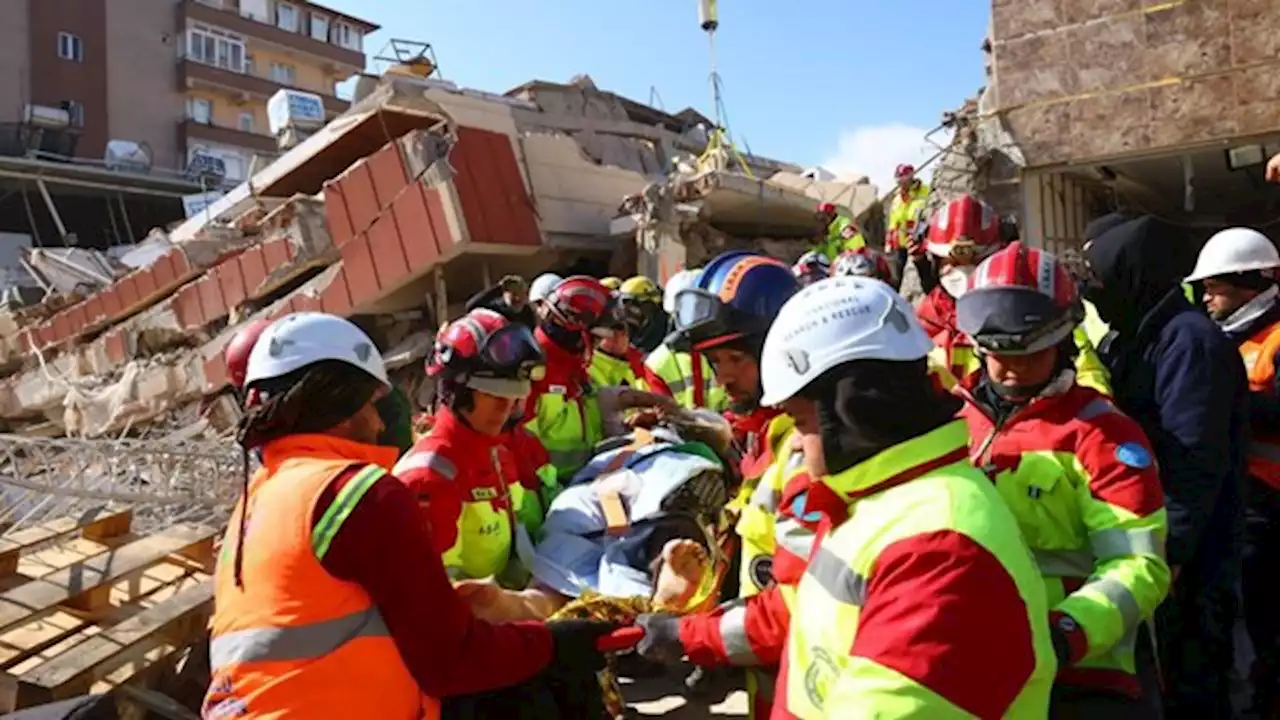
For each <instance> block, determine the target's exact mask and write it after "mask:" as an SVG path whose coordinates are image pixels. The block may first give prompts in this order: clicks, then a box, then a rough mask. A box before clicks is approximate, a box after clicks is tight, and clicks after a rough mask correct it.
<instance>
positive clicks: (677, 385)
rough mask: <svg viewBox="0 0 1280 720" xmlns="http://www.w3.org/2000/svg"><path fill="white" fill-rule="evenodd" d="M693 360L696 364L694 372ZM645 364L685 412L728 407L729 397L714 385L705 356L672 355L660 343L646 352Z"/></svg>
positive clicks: (666, 346)
mask: <svg viewBox="0 0 1280 720" xmlns="http://www.w3.org/2000/svg"><path fill="white" fill-rule="evenodd" d="M695 358H696V359H697V363H698V366H697V370H696V371H695V369H694V359H695ZM645 365H646V366H648V368H649V369H650V370H652V371H653V373H654V374H655V375H657V376H658V377H660V378H662V381H663V382H665V383H666V384H667V387H668V388H669V389H670V390H671V396H672V397H673V398H675V400H676V404H677V405H679V406H680V407H682V408H685V409H688V410H692V409H694V408H698V407H705V408H707V409H709V410H715V411H716V412H720V411H722V410H724V409H725V408H727V407H729V396H728V394H727V393H725V391H724V388H723V387H721V386H720V385H719V384H718V383H716V375H715V372H713V371H712V369H711V363H709V362H707V358H706V356H705V355H703V354H702V353H683V352H675V351H673V350H672V349H671V347H670V346H669V345H667V344H666V343H663V344H661V345H659V346H658V347H657V349H656V350H654V351H653V352H651V353H649V357H648V358H646V359H645ZM699 396H701V398H699ZM699 399H701V402H699Z"/></svg>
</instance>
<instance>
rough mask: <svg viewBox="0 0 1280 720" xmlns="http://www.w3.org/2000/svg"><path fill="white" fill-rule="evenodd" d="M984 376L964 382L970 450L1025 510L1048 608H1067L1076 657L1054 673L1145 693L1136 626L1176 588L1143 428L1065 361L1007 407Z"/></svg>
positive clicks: (1066, 679)
mask: <svg viewBox="0 0 1280 720" xmlns="http://www.w3.org/2000/svg"><path fill="white" fill-rule="evenodd" d="M989 392H990V391H989V390H986V389H984V388H982V387H980V386H978V387H975V388H973V389H961V390H959V391H958V394H959V395H961V396H962V397H964V398H965V399H966V401H967V402H966V404H965V407H964V409H963V410H962V411H961V416H962V417H963V418H964V419H965V420H966V421H967V422H968V425H969V432H970V438H971V442H972V444H971V448H970V457H971V459H972V460H973V463H974V465H976V466H977V467H978V468H979V469H981V470H983V471H984V472H985V473H986V474H987V475H988V476H989V477H991V478H992V479H993V480H994V481H995V483H996V488H997V489H998V490H999V491H1000V495H1001V496H1002V497H1003V498H1004V499H1005V500H1006V501H1007V502H1008V505H1009V507H1010V509H1012V510H1013V514H1014V516H1015V517H1016V518H1017V520H1018V526H1019V528H1020V529H1021V531H1022V534H1023V537H1024V538H1025V539H1026V541H1027V545H1028V546H1030V548H1031V550H1032V553H1033V554H1034V555H1035V558H1036V561H1037V564H1038V565H1039V567H1040V573H1041V576H1042V577H1043V578H1044V582H1045V588H1046V595H1047V597H1048V600H1049V606H1050V608H1051V612H1052V613H1054V614H1063V615H1067V616H1070V617H1071V618H1072V619H1073V620H1074V621H1075V623H1074V626H1075V627H1076V628H1077V630H1076V631H1075V632H1072V633H1069V634H1068V639H1069V640H1070V642H1071V650H1072V663H1071V665H1070V666H1068V667H1064V668H1059V672H1058V680H1057V682H1058V684H1065V685H1075V686H1084V687H1102V688H1107V689H1111V690H1115V691H1119V692H1123V693H1127V694H1129V695H1131V696H1135V697H1136V696H1138V695H1139V694H1140V693H1141V687H1140V685H1139V683H1138V679H1137V676H1136V675H1135V674H1134V661H1135V660H1134V658H1135V655H1134V651H1135V648H1136V642H1137V641H1138V630H1139V627H1140V626H1141V624H1142V623H1143V621H1145V620H1147V619H1149V618H1150V617H1151V616H1152V614H1153V613H1154V612H1155V609H1156V606H1157V605H1159V604H1160V603H1161V601H1163V600H1164V598H1165V595H1166V594H1168V592H1169V584H1170V572H1169V566H1168V565H1167V564H1166V562H1165V559H1164V545H1165V537H1166V535H1167V534H1168V521H1167V518H1166V515H1165V509H1164V493H1163V490H1162V488H1161V484H1160V475H1159V471H1158V469H1157V467H1156V463H1155V460H1154V457H1155V455H1154V453H1153V451H1152V449H1151V446H1150V444H1149V442H1148V441H1147V438H1146V435H1145V434H1144V433H1143V432H1142V429H1141V428H1140V427H1139V426H1138V424H1137V423H1136V422H1135V421H1133V420H1132V419H1130V418H1129V417H1128V416H1126V415H1125V414H1123V413H1122V412H1120V410H1118V409H1117V408H1116V407H1115V406H1114V405H1112V404H1111V402H1110V401H1109V400H1108V399H1107V398H1106V397H1104V396H1102V395H1101V394H1099V393H1098V392H1097V391H1095V390H1093V389H1091V388H1086V387H1081V386H1080V385H1077V384H1075V383H1073V382H1071V375H1070V374H1069V373H1064V374H1063V375H1062V376H1060V377H1059V379H1058V380H1056V381H1054V382H1052V383H1050V385H1049V386H1048V387H1047V388H1046V389H1045V390H1044V391H1042V392H1041V394H1040V396H1039V397H1037V398H1036V399H1034V400H1032V401H1031V402H1030V403H1029V404H1027V405H1024V406H1021V407H1020V408H1019V409H1016V410H1013V411H1012V412H1011V414H1009V415H1007V416H1006V417H1003V418H999V417H998V411H996V410H995V409H993V407H992V405H993V404H994V403H989V402H986V401H985V400H984V399H985V398H987V397H989V395H988V393H989Z"/></svg>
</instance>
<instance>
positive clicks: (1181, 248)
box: [1085, 215, 1188, 330]
mask: <svg viewBox="0 0 1280 720" xmlns="http://www.w3.org/2000/svg"><path fill="white" fill-rule="evenodd" d="M1187 244H1188V243H1187V238H1186V237H1185V235H1184V234H1183V232H1182V230H1181V229H1180V228H1178V227H1176V226H1174V225H1171V224H1170V223H1167V222H1165V221H1163V220H1160V219H1159V218H1156V217H1152V216H1150V215H1147V216H1144V217H1140V218H1135V219H1133V220H1127V221H1122V222H1119V223H1118V224H1114V225H1112V226H1111V227H1109V228H1107V229H1106V230H1103V231H1102V232H1101V233H1100V234H1099V235H1098V236H1097V237H1096V238H1094V239H1093V240H1092V242H1091V243H1090V244H1089V246H1088V248H1086V250H1085V255H1086V257H1087V258H1088V260H1089V267H1090V269H1091V270H1092V271H1093V275H1094V278H1095V280H1093V281H1091V282H1090V283H1089V284H1088V285H1087V286H1086V288H1085V297H1087V298H1088V299H1089V301H1090V302H1092V303H1093V304H1094V306H1095V307H1096V308H1097V309H1098V315H1100V316H1101V317H1102V319H1103V320H1105V321H1106V322H1107V323H1108V324H1110V325H1111V326H1112V327H1113V328H1115V329H1117V330H1133V329H1135V328H1136V327H1137V326H1138V324H1139V323H1140V322H1141V321H1142V318H1143V317H1145V316H1146V315H1147V313H1149V312H1151V310H1153V309H1154V308H1155V307H1156V305H1158V304H1159V303H1160V301H1161V300H1163V299H1164V298H1165V296H1166V295H1168V294H1169V292H1170V291H1171V290H1173V289H1174V288H1176V287H1178V286H1179V285H1180V284H1181V283H1182V278H1183V277H1184V276H1185V275H1186V272H1187V270H1188V268H1185V267H1183V265H1185V264H1186V262H1185V257H1184V255H1185V254H1186V253H1185V248H1186V246H1187Z"/></svg>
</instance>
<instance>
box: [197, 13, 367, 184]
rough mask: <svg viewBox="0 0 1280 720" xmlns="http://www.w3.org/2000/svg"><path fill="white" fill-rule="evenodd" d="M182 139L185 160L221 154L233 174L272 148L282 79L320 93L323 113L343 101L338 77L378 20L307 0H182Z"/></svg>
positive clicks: (360, 65) (358, 63)
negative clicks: (271, 103) (270, 117)
mask: <svg viewBox="0 0 1280 720" xmlns="http://www.w3.org/2000/svg"><path fill="white" fill-rule="evenodd" d="M178 27H179V28H180V31H181V39H180V48H179V51H180V57H179V67H178V78H177V84H178V88H179V89H180V91H181V92H182V94H183V105H184V106H183V115H182V120H181V122H180V123H179V127H178V145H179V148H180V149H181V151H182V152H183V153H184V154H185V157H186V159H187V160H190V159H191V158H192V157H193V156H195V155H198V154H205V155H210V156H213V157H218V158H220V159H221V160H222V161H223V163H224V164H225V166H226V169H227V179H228V180H230V181H235V180H240V179H243V178H244V177H245V176H246V174H247V173H248V171H249V165H250V162H251V160H252V158H253V156H254V155H255V154H271V153H272V152H273V151H274V150H275V141H274V139H273V138H272V137H270V136H269V134H268V132H269V131H268V129H267V112H266V108H267V99H268V98H269V97H271V96H272V95H273V94H275V93H276V91H278V90H280V89H281V88H289V89H295V90H302V91H305V92H309V93H315V94H316V95H319V96H320V97H321V99H322V101H323V103H324V108H325V111H326V114H328V115H329V116H333V115H336V114H338V113H340V112H342V111H343V110H345V109H346V107H347V103H346V102H345V101H343V100H340V99H339V98H338V97H337V90H336V88H337V85H338V83H340V82H342V81H343V80H346V79H347V78H349V77H351V76H352V75H354V74H356V73H358V72H360V71H361V70H363V69H364V64H365V54H364V38H365V36H367V35H368V34H369V33H371V32H373V31H375V30H377V29H378V26H377V25H374V24H373V23H370V22H368V21H366V20H361V19H359V18H356V17H352V16H350V15H346V14H344V13H340V12H338V11H336V10H333V9H330V8H327V7H324V6H322V5H318V4H316V3H312V2H305V1H303V0H287V1H286V0H182V1H181V2H180V3H178Z"/></svg>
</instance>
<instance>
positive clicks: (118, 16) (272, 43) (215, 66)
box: [0, 0, 377, 181]
mask: <svg viewBox="0 0 1280 720" xmlns="http://www.w3.org/2000/svg"><path fill="white" fill-rule="evenodd" d="M3 4H4V6H5V10H6V11H7V12H6V13H5V18H4V22H0V124H5V123H8V124H20V123H22V122H23V121H24V119H25V118H26V113H27V109H28V107H29V106H39V107H43V108H57V109H62V110H65V111H66V112H67V113H68V115H69V117H70V122H71V124H72V126H73V131H74V132H72V133H69V135H74V136H75V142H74V147H72V146H71V145H69V144H68V145H66V147H67V152H66V154H73V155H75V156H76V157H81V158H89V159H99V160H100V159H101V158H102V157H103V154H104V151H105V149H106V145H107V142H108V141H109V140H113V139H116V140H128V141H133V142H137V143H145V144H146V146H147V147H148V148H149V149H150V152H151V156H152V160H153V166H154V167H155V168H157V169H167V170H171V171H174V172H178V171H181V170H182V169H184V168H185V167H186V166H187V164H188V162H189V160H190V158H191V156H192V155H193V154H194V153H200V152H204V153H207V154H209V155H212V156H215V157H219V158H221V159H222V160H223V161H224V163H225V164H226V167H227V175H228V180H232V181H234V180H238V179H241V178H243V176H244V174H245V173H246V172H247V171H248V168H249V163H250V159H251V158H252V156H253V154H254V153H257V152H271V151H273V150H274V149H275V144H274V142H273V140H272V139H271V138H270V137H268V134H267V133H268V130H267V117H266V102H267V98H269V97H270V96H271V95H272V94H274V93H275V92H276V91H277V90H279V89H280V88H294V89H298V90H305V91H308V92H313V93H316V94H318V95H320V96H321V97H322V98H323V99H324V106H325V108H326V110H327V111H328V112H329V113H330V114H336V113H338V112H341V111H342V110H343V109H345V107H346V103H345V102H343V101H341V100H339V99H338V97H337V95H336V90H335V86H336V85H337V83H339V82H341V81H342V80H344V79H346V78H347V77H350V76H351V75H353V74H355V73H357V72H359V71H360V70H362V69H363V68H364V64H365V55H364V38H365V36H367V35H368V34H369V33H371V32H373V31H374V30H376V29H377V26H376V25H374V24H372V23H370V22H367V21H365V20H361V19H359V18H355V17H351V16H349V15H346V14H343V13H341V12H338V11H336V10H333V9H330V8H326V7H323V6H321V5H317V4H315V3H311V2H306V1H305V0H4V3H3Z"/></svg>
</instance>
